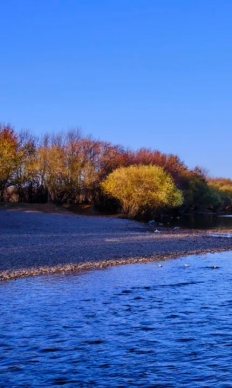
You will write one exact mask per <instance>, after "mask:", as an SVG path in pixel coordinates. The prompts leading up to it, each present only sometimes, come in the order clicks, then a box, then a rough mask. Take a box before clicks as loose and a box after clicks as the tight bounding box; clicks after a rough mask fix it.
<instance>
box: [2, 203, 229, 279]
mask: <svg viewBox="0 0 232 388" xmlns="http://www.w3.org/2000/svg"><path fill="white" fill-rule="evenodd" d="M158 229H159V232H155V231H154V230H149V227H148V225H147V224H143V223H139V222H136V221H131V220H125V219H119V218H116V217H101V216H98V217H94V216H82V215H81V216H80V215H75V214H72V213H68V212H67V213H58V214H55V213H49V214H48V213H42V212H36V211H31V210H1V211H0V280H9V279H16V278H19V277H25V276H35V275H41V274H51V273H58V272H60V273H65V272H67V271H84V270H89V269H96V268H104V267H108V266H111V265H119V264H128V263H138V262H149V261H160V260H165V259H168V258H176V257H180V256H185V255H190V254H202V253H208V252H210V253H213V252H219V251H229V250H231V251H232V238H227V237H226V236H224V235H223V232H225V231H223V230H213V231H212V230H211V231H209V230H207V231H202V230H189V229H167V228H162V227H160V228H158ZM215 232H216V233H217V234H219V235H220V237H221V238H217V237H214V236H211V235H210V234H211V233H215ZM226 232H229V231H226ZM230 232H231V231H230Z"/></svg>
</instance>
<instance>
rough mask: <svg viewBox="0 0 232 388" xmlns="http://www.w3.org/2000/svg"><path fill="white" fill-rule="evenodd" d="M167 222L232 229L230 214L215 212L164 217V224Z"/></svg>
mask: <svg viewBox="0 0 232 388" xmlns="http://www.w3.org/2000/svg"><path fill="white" fill-rule="evenodd" d="M167 222H169V224H170V225H172V226H180V227H185V228H192V229H212V228H222V229H232V215H225V216H217V215H215V214H189V215H183V216H181V217H179V218H174V219H170V220H168V219H167V220H165V219H164V224H165V223H167Z"/></svg>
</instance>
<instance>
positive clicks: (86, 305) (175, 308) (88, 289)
mask: <svg viewBox="0 0 232 388" xmlns="http://www.w3.org/2000/svg"><path fill="white" fill-rule="evenodd" d="M185 263H186V264H188V265H189V266H188V267H187V266H185V265H184V264H185ZM214 266H216V267H217V268H213V267H214ZM231 284H232V252H229V253H221V254H214V255H205V256H193V257H190V256H189V257H185V258H184V259H178V260H170V261H168V262H164V263H163V266H162V267H159V266H158V265H157V263H156V264H141V265H139V264H136V265H128V266H121V267H113V268H109V269H106V270H102V271H92V272H87V273H83V274H81V275H78V276H75V275H62V276H61V275H59V276H58V275H54V276H41V277H36V278H27V279H19V280H16V281H10V282H5V283H1V284H0V292H1V298H0V311H1V318H0V387H53V386H61V385H63V386H65V387H191V388H194V387H219V388H220V387H222V388H226V387H232V365H231V360H232V290H231Z"/></svg>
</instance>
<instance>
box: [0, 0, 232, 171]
mask: <svg viewBox="0 0 232 388" xmlns="http://www.w3.org/2000/svg"><path fill="white" fill-rule="evenodd" d="M0 15H1V23H0V121H1V122H3V123H8V122H10V123H11V124H12V126H14V127H15V129H16V130H20V129H25V128H27V129H29V130H30V131H31V132H32V133H33V134H36V135H39V134H42V133H45V132H58V131H60V130H62V129H64V130H65V129H68V128H74V127H80V128H81V129H82V133H83V135H89V134H91V135H92V136H93V138H95V139H100V140H106V141H110V142H112V143H113V144H121V145H123V146H125V147H129V148H132V149H137V148H140V147H150V148H153V149H158V150H160V151H162V152H165V153H174V154H177V155H179V157H180V158H181V160H183V161H184V162H185V163H186V164H187V166H189V167H191V168H192V167H194V166H196V165H199V166H201V167H204V168H206V169H207V170H208V171H209V173H210V175H211V176H224V177H231V178H232V164H231V159H232V157H231V154H232V153H231V149H232V1H231V0H5V1H4V0H0Z"/></svg>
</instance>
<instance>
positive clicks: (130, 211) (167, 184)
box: [101, 165, 183, 217]
mask: <svg viewBox="0 0 232 388" xmlns="http://www.w3.org/2000/svg"><path fill="white" fill-rule="evenodd" d="M101 187H102V189H103V191H104V192H105V193H106V194H108V195H110V196H112V197H114V198H116V199H118V200H119V201H120V203H121V206H122V209H123V211H124V212H125V213H126V214H127V215H128V216H129V217H134V216H135V215H137V214H139V213H140V212H143V211H146V210H155V209H158V208H163V207H166V206H167V207H170V208H171V207H176V206H180V205H181V204H182V202H183V198H182V193H181V191H180V190H178V188H177V187H176V186H175V184H174V182H173V179H172V177H171V175H170V174H169V173H167V172H165V171H164V169H163V168H162V167H159V166H154V165H148V166H147V165H146V166H145V165H139V166H134V165H132V166H129V167H120V168H117V169H116V170H114V171H113V172H112V173H111V174H109V175H108V177H107V178H106V179H105V180H104V181H103V182H102V184H101Z"/></svg>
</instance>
